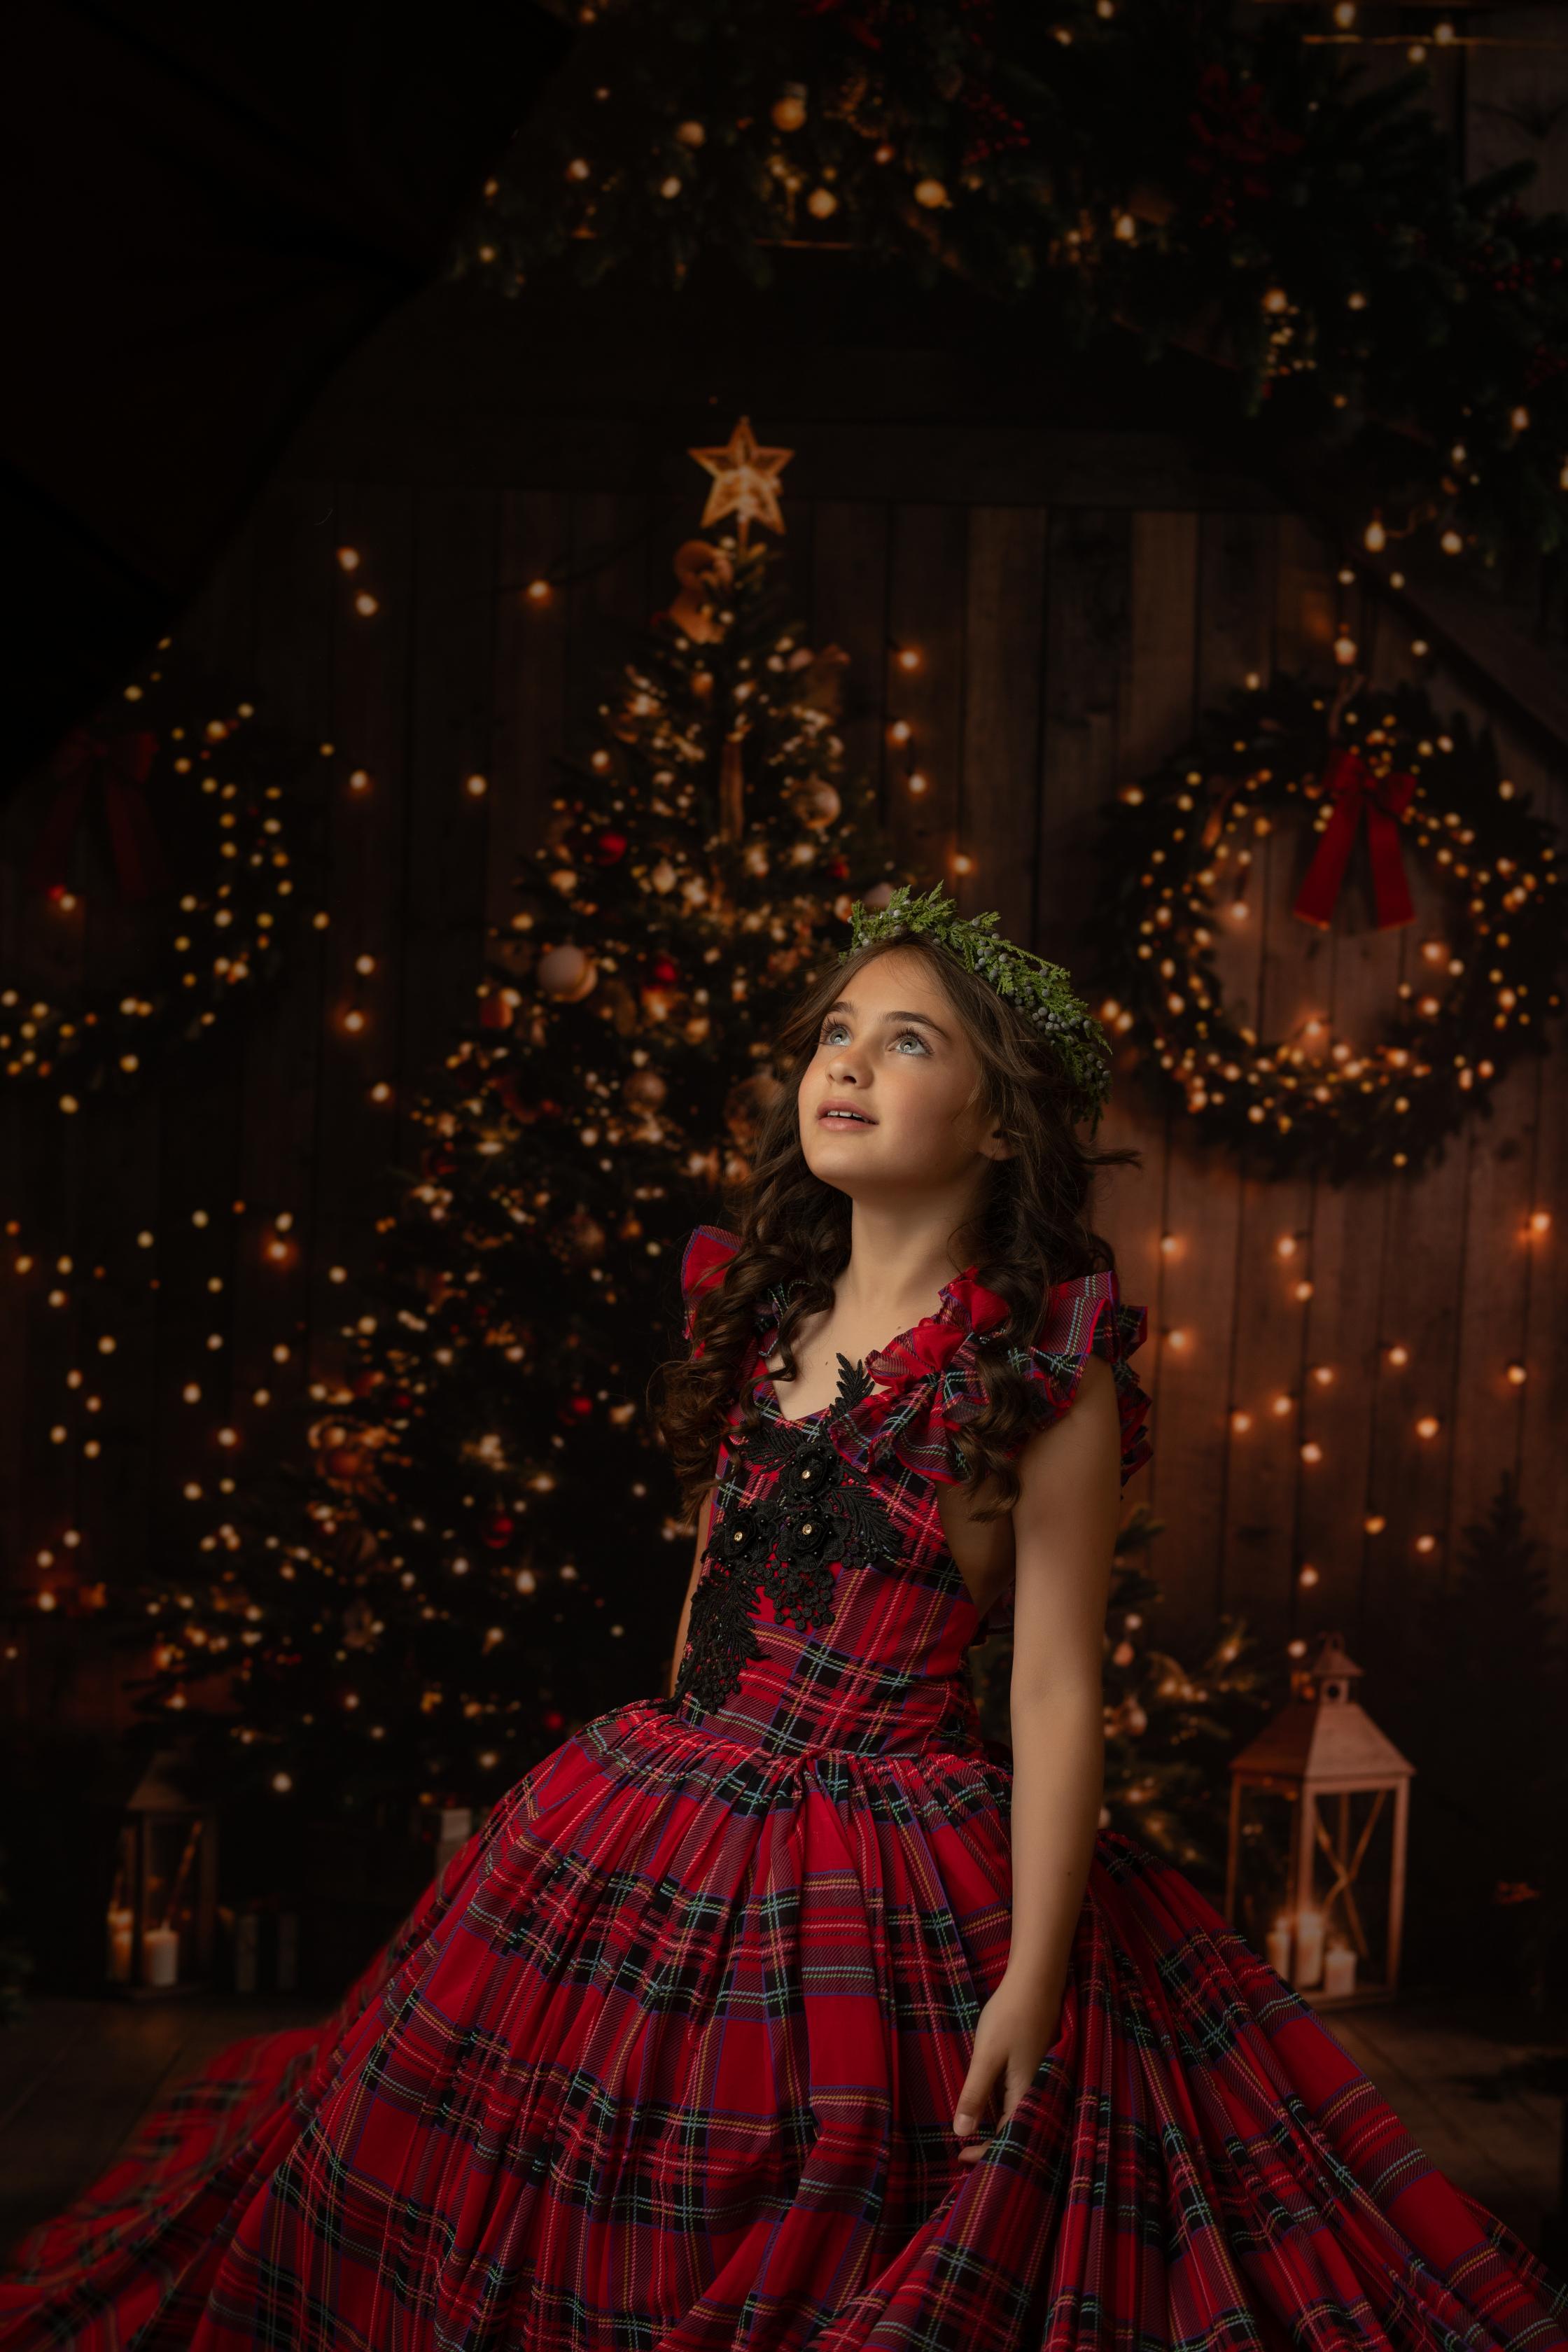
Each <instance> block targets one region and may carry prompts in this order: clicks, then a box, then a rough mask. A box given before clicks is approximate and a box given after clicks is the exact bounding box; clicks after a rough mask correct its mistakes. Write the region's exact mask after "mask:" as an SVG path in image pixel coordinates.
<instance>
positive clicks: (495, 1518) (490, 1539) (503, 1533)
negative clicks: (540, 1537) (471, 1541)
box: [484, 1511, 517, 1551]
mask: <svg viewBox="0 0 1568 2352" xmlns="http://www.w3.org/2000/svg"><path fill="white" fill-rule="evenodd" d="M516 1527H517V1521H516V1520H515V1519H514V1518H513V1517H512V1515H511V1513H510V1511H496V1512H493V1513H492V1514H491V1517H490V1521H489V1526H488V1527H487V1528H486V1529H485V1531H484V1540H485V1542H486V1543H488V1544H489V1548H490V1549H491V1550H492V1551H500V1549H501V1548H502V1546H503V1545H505V1544H508V1543H510V1541H511V1538H512V1535H513V1533H514V1531H515V1529H516Z"/></svg>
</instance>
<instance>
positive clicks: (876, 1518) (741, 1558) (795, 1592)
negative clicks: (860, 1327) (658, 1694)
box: [672, 1356, 898, 1713]
mask: <svg viewBox="0 0 1568 2352" xmlns="http://www.w3.org/2000/svg"><path fill="white" fill-rule="evenodd" d="M838 1361H839V1366H840V1370H839V1376H838V1391H839V1402H855V1401H857V1399H858V1397H859V1396H861V1395H864V1394H865V1393H866V1392H867V1391H868V1389H869V1386H870V1382H869V1381H868V1380H867V1377H866V1374H865V1373H864V1372H863V1371H862V1370H860V1368H859V1366H858V1365H851V1364H850V1363H849V1362H848V1360H847V1358H846V1357H844V1356H840V1357H839V1360H838ZM831 1410H832V1411H835V1412H837V1410H838V1406H837V1404H836V1405H835V1406H833V1407H832V1408H831ZM746 1458H747V1461H748V1462H750V1463H754V1464H755V1465H757V1466H758V1467H759V1468H763V1469H776V1470H777V1473H778V1475H777V1477H776V1478H775V1479H774V1480H773V1485H772V1486H770V1487H769V1488H768V1490H767V1492H766V1493H765V1494H763V1495H762V1496H759V1497H758V1499H757V1500H756V1501H755V1502H752V1503H741V1502H731V1503H729V1504H728V1505H724V1504H723V1499H722V1498H723V1495H724V1489H723V1488H722V1487H721V1489H720V1497H719V1501H718V1502H716V1504H715V1507H714V1514H713V1525H712V1527H711V1528H710V1533H709V1537H708V1546H707V1549H706V1550H705V1551H704V1553H703V1559H705V1560H707V1561H708V1562H710V1566H709V1567H708V1569H707V1570H706V1571H705V1573H704V1574H703V1575H702V1576H701V1577H700V1579H699V1580H698V1583H697V1589H696V1591H694V1592H693V1594H692V1596H691V1615H690V1620H689V1629H688V1630H689V1638H688V1645H687V1654H686V1656H685V1658H684V1660H683V1661H682V1663H681V1667H680V1672H679V1675H677V1677H676V1684H675V1689H674V1692H673V1694H672V1696H674V1697H675V1698H676V1699H678V1700H679V1699H681V1698H685V1697H687V1696H689V1697H690V1698H691V1699H692V1701H693V1702H694V1704H695V1705H696V1706H697V1707H698V1708H699V1709H700V1711H702V1712H704V1713H705V1712H707V1711H708V1710H709V1709H710V1708H714V1707H718V1706H722V1704H723V1702H724V1701H725V1699H727V1698H728V1697H729V1696H730V1695H731V1692H732V1691H736V1690H738V1689H739V1688H740V1686H741V1675H742V1671H743V1670H744V1668H745V1666H746V1665H747V1664H748V1663H749V1662H750V1661H751V1660H752V1659H753V1658H762V1657H765V1656H766V1655H767V1653H766V1651H765V1650H763V1648H762V1646H761V1644H760V1643H758V1641H757V1639H756V1627H755V1625H754V1623H753V1622H752V1611H753V1610H754V1609H755V1608H756V1606H757V1604H758V1601H759V1600H760V1598H761V1597H762V1596H763V1594H764V1593H765V1594H766V1596H767V1597H768V1599H769V1600H770V1601H772V1602H773V1609H774V1611H775V1612H776V1614H777V1615H778V1616H779V1617H781V1618H782V1619H784V1622H786V1623H787V1624H791V1625H795V1626H796V1627H798V1628H799V1630H800V1631H801V1632H802V1633H804V1632H805V1631H806V1629H807V1628H808V1627H810V1626H813V1625H826V1623H827V1622H828V1620H829V1619H830V1618H831V1617H832V1615H833V1598H834V1578H833V1562H834V1561H835V1560H837V1561H838V1562H840V1563H841V1565H842V1566H843V1567H845V1568H862V1567H869V1566H870V1565H871V1564H872V1563H873V1562H874V1561H876V1560H878V1559H889V1558H891V1557H892V1556H893V1555H894V1554H895V1553H896V1551H897V1549H898V1539H897V1537H896V1536H895V1534H894V1531H893V1525H892V1521H891V1520H890V1519H889V1517H888V1514H887V1512H886V1510H885V1509H884V1508H883V1507H882V1504H881V1501H880V1500H879V1497H878V1496H877V1495H876V1493H875V1492H874V1490H873V1489H872V1487H871V1486H869V1485H868V1482H867V1481H866V1479H865V1478H864V1477H863V1476H862V1475H860V1474H859V1473H858V1472H857V1471H856V1470H855V1469H854V1468H853V1467H852V1466H851V1465H849V1464H848V1463H847V1462H846V1461H845V1460H844V1458H843V1456H842V1455H841V1454H838V1453H837V1450H836V1449H835V1447H834V1446H833V1444H831V1442H830V1441H829V1440H828V1439H827V1438H826V1437H825V1436H824V1435H823V1434H822V1432H821V1429H820V1426H819V1425H818V1423H817V1422H816V1420H815V1418H814V1419H813V1420H810V1421H806V1422H797V1423H793V1424H792V1423H788V1422H785V1421H782V1420H780V1421H775V1422H773V1423H768V1424H766V1425H765V1426H764V1428H763V1431H762V1433H761V1434H760V1435H759V1436H758V1437H757V1438H756V1439H754V1440H753V1441H752V1444H751V1445H750V1446H748V1448H747V1453H746Z"/></svg>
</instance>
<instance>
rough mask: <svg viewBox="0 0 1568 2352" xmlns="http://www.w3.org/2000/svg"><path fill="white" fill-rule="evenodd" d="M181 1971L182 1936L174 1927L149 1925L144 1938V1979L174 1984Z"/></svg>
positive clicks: (163, 1983) (148, 1982)
mask: <svg viewBox="0 0 1568 2352" xmlns="http://www.w3.org/2000/svg"><path fill="white" fill-rule="evenodd" d="M179 1972H180V1938H179V1935H178V1933H177V1932H176V1930H175V1929H174V1928H173V1927H149V1928H148V1930H147V1932H146V1934H145V1935H144V1936H143V1937H142V1983H143V1984H150V1985H172V1984H173V1983H174V1979H175V1978H176V1977H177V1976H178V1975H179Z"/></svg>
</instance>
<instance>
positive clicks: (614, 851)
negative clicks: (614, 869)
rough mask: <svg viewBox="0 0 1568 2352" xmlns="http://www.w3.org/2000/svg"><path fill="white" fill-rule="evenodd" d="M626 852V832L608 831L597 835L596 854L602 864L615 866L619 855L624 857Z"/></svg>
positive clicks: (595, 842)
mask: <svg viewBox="0 0 1568 2352" xmlns="http://www.w3.org/2000/svg"><path fill="white" fill-rule="evenodd" d="M594 855H595V857H596V858H597V859H598V861H599V863H600V865H601V866H613V865H614V864H615V863H616V859H617V858H618V857H624V856H626V835H625V834H624V833H610V832H608V831H606V832H605V833H601V834H598V835H595V841H594Z"/></svg>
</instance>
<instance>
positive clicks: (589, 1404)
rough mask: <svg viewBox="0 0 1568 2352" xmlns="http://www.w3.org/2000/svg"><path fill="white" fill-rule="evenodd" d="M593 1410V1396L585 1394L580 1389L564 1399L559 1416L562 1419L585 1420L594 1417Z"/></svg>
mask: <svg viewBox="0 0 1568 2352" xmlns="http://www.w3.org/2000/svg"><path fill="white" fill-rule="evenodd" d="M593 1412H594V1400H593V1398H592V1397H590V1396H584V1394H583V1392H582V1391H581V1389H579V1390H578V1391H577V1392H576V1394H575V1395H574V1396H569V1397H563V1399H562V1401H561V1409H560V1414H559V1418H560V1419H561V1420H562V1421H576V1422H584V1421H588V1420H590V1419H591V1418H592V1416H593Z"/></svg>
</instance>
